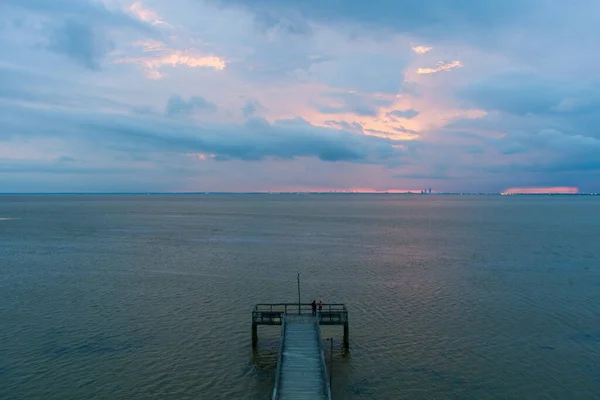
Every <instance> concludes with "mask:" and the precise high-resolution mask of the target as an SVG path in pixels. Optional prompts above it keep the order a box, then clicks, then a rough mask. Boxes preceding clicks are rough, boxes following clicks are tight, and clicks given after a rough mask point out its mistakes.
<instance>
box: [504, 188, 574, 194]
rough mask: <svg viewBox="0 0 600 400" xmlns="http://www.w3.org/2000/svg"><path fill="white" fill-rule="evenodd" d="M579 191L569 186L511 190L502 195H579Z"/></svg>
mask: <svg viewBox="0 0 600 400" xmlns="http://www.w3.org/2000/svg"><path fill="white" fill-rule="evenodd" d="M577 193H579V189H578V188H576V187H568V186H554V187H527V188H509V189H506V190H504V191H503V192H502V194H577Z"/></svg>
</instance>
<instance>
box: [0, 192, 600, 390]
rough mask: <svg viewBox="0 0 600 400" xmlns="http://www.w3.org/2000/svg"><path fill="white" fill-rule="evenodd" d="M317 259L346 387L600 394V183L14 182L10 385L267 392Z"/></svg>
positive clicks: (7, 337)
mask: <svg viewBox="0 0 600 400" xmlns="http://www.w3.org/2000/svg"><path fill="white" fill-rule="evenodd" d="M297 272H300V273H301V277H302V294H303V298H304V300H305V301H307V302H308V301H311V300H313V299H317V300H318V299H323V301H324V302H344V303H346V304H347V305H348V308H349V312H350V335H351V337H350V340H351V346H352V348H351V351H350V354H348V355H345V354H343V353H342V352H341V349H340V347H339V343H340V341H341V335H342V329H341V327H333V328H328V329H326V330H325V331H324V335H327V336H333V337H334V338H336V339H337V340H338V346H337V347H336V350H335V354H334V358H333V395H334V398H335V399H507V398H511V399H513V398H514V399H518V398H523V399H525V398H526V399H538V398H539V399H542V398H544V399H546V398H557V399H576V398H580V399H593V398H600V198H592V197H566V196H565V197H563V196H559V197H500V196H498V197H496V196H494V197H467V196H456V197H453V196H376V195H373V196H371V195H360V196H353V195H343V196H341V195H321V196H318V195H310V196H283V195H282V196H268V195H221V196H219V195H205V196H202V195H151V196H142V195H137V196H127V195H106V196H93V195H80V196H78V195H60V196H59V195H57V196H0V399H3V400H4V399H117V398H120V399H146V398H160V399H267V398H269V395H270V392H271V389H272V384H273V380H274V372H275V368H276V351H277V343H278V335H279V331H278V328H277V327H261V328H260V329H259V337H260V341H259V349H258V351H256V352H253V351H252V348H251V345H250V339H251V338H250V318H251V308H252V305H253V304H254V303H256V302H281V301H292V302H293V301H295V299H296V279H295V278H296V273H297ZM328 362H329V359H328Z"/></svg>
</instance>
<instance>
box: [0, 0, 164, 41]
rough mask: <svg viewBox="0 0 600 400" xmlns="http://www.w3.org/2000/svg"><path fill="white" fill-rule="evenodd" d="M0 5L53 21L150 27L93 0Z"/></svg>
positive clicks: (8, 0) (17, 0)
mask: <svg viewBox="0 0 600 400" xmlns="http://www.w3.org/2000/svg"><path fill="white" fill-rule="evenodd" d="M0 7H9V10H10V8H12V9H13V10H24V11H26V12H27V13H28V14H27V15H37V16H40V15H41V16H45V17H48V18H52V19H53V20H55V21H64V20H69V19H70V20H76V21H77V22H79V23H81V24H94V25H97V26H112V27H122V28H133V29H136V30H140V31H143V32H146V33H153V31H152V29H151V28H150V27H149V26H148V25H146V24H144V23H142V22H140V21H137V20H135V19H134V18H132V17H131V16H129V15H127V14H125V13H123V12H120V11H116V10H109V9H108V8H107V7H106V6H105V5H104V4H103V3H102V2H100V1H93V0H53V1H45V0H3V1H2V4H1V5H0Z"/></svg>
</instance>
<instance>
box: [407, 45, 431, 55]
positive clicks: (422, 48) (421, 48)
mask: <svg viewBox="0 0 600 400" xmlns="http://www.w3.org/2000/svg"><path fill="white" fill-rule="evenodd" d="M432 49H433V47H429V46H413V47H412V51H414V52H415V53H417V54H419V55H421V54H425V53H427V52H429V51H431V50H432Z"/></svg>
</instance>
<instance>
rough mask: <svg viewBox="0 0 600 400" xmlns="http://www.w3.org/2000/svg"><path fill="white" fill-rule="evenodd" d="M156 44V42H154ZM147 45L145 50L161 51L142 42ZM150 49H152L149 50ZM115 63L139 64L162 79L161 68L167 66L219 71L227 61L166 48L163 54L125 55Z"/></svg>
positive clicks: (147, 71) (148, 72) (154, 77)
mask: <svg viewBox="0 0 600 400" xmlns="http://www.w3.org/2000/svg"><path fill="white" fill-rule="evenodd" d="M154 44H155V43H154ZM142 45H144V46H145V47H146V49H145V50H144V51H145V52H152V51H159V50H161V49H159V48H158V47H156V50H152V49H153V47H148V43H146V42H142ZM149 49H150V50H149ZM114 63H115V64H138V65H141V66H142V67H144V68H145V69H146V76H147V77H148V78H149V79H160V78H162V77H163V74H162V73H161V72H160V69H161V68H163V67H165V66H171V67H177V66H184V67H188V68H213V69H216V70H218V71H221V70H223V69H225V67H226V66H227V63H226V62H225V60H224V59H222V58H221V57H218V56H214V55H197V54H193V53H191V52H188V51H181V50H166V52H163V54H160V55H156V56H146V57H125V58H121V59H118V60H116V61H114Z"/></svg>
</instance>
